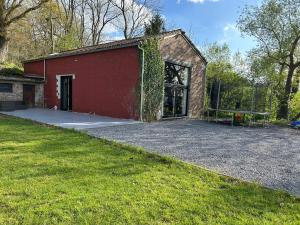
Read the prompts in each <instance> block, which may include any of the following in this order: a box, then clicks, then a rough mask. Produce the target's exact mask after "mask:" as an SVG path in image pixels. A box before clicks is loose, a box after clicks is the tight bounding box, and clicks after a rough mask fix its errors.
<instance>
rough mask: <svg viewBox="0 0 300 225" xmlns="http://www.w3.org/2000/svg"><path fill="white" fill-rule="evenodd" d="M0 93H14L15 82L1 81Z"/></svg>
mask: <svg viewBox="0 0 300 225" xmlns="http://www.w3.org/2000/svg"><path fill="white" fill-rule="evenodd" d="M0 93H13V84H12V83H0Z"/></svg>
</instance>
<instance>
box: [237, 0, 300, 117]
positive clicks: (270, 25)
mask: <svg viewBox="0 0 300 225" xmlns="http://www.w3.org/2000/svg"><path fill="white" fill-rule="evenodd" d="M238 27H239V29H240V30H241V31H242V33H244V34H246V35H249V36H252V37H254V38H256V40H257V41H258V45H259V46H258V48H259V49H260V50H261V51H262V52H263V53H264V54H265V55H267V56H268V57H269V58H270V59H272V60H273V62H275V63H277V64H279V65H280V66H282V71H284V70H285V69H286V70H287V76H286V79H285V87H284V93H283V95H282V96H281V98H280V108H279V114H278V116H279V117H280V118H285V119H286V118H287V117H288V102H289V99H290V95H291V87H292V80H293V76H294V75H295V71H296V70H297V68H299V67H300V55H299V53H300V49H299V48H300V1H299V0H264V1H263V3H262V5H261V6H246V7H245V9H244V10H243V12H242V14H241V16H240V18H239V21H238ZM280 74H281V73H280Z"/></svg>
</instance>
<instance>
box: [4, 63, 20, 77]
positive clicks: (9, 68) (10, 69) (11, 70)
mask: <svg viewBox="0 0 300 225" xmlns="http://www.w3.org/2000/svg"><path fill="white" fill-rule="evenodd" d="M23 73H24V71H23V68H21V67H18V66H17V65H15V64H13V63H4V64H0V75H1V76H23Z"/></svg>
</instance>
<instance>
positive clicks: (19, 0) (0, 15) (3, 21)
mask: <svg viewBox="0 0 300 225" xmlns="http://www.w3.org/2000/svg"><path fill="white" fill-rule="evenodd" d="M47 1H49V0H38V1H26V0H1V2H0V62H4V61H5V58H6V55H7V43H8V37H7V30H8V28H9V27H10V26H11V24H13V23H14V22H17V21H19V20H20V19H22V18H24V17H25V16H26V15H27V14H28V13H30V12H32V11H34V10H37V9H38V8H40V7H41V6H42V5H43V4H44V3H46V2H47Z"/></svg>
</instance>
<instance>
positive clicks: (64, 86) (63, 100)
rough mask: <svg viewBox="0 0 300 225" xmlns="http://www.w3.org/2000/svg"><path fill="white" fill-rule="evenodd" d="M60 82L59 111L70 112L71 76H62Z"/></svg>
mask: <svg viewBox="0 0 300 225" xmlns="http://www.w3.org/2000/svg"><path fill="white" fill-rule="evenodd" d="M60 82H61V83H60V87H61V90H60V93H61V96H60V109H61V110H66V111H69V110H72V76H62V77H61V79H60Z"/></svg>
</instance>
